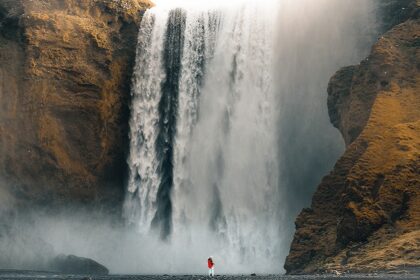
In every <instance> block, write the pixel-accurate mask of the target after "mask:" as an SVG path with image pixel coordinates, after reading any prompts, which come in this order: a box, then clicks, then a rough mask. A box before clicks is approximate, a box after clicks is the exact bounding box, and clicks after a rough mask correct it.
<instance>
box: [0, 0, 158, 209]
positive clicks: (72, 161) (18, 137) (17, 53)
mask: <svg viewBox="0 0 420 280" xmlns="http://www.w3.org/2000/svg"><path fill="white" fill-rule="evenodd" d="M150 5H151V4H150V2H148V0H130V1H128V0H122V1H113V0H65V1H64V0H37V1H17V0H0V108H1V110H0V178H1V179H2V180H1V186H0V188H2V192H4V193H8V194H9V195H10V196H11V197H13V198H14V200H17V203H20V204H27V203H28V202H31V203H35V204H41V205H45V204H51V203H53V202H56V203H59V204H63V203H65V202H70V203H74V202H82V203H92V202H104V203H105V202H108V203H114V202H116V201H120V200H121V198H122V195H123V185H124V178H125V172H126V163H125V161H126V160H125V155H126V149H127V147H128V139H127V138H128V136H127V135H128V117H129V108H128V107H129V103H130V84H131V83H130V79H131V73H132V67H133V65H132V64H133V61H134V57H135V50H136V44H137V34H138V26H139V21H140V20H141V15H142V13H143V12H144V11H145V10H146V9H147V8H148V7H150Z"/></svg>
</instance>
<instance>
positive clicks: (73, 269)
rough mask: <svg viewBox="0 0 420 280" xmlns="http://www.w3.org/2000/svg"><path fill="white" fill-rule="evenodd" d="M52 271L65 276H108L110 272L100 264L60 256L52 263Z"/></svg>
mask: <svg viewBox="0 0 420 280" xmlns="http://www.w3.org/2000/svg"><path fill="white" fill-rule="evenodd" d="M50 269H51V270H52V271H57V272H60V273H65V274H80V275H86V274H94V275H108V273H109V270H108V269H107V268H106V267H105V266H103V265H101V264H100V263H98V262H96V261H94V260H92V259H88V258H82V257H77V256H74V255H69V256H66V255H59V256H57V257H55V258H54V259H53V260H52V261H51V263H50Z"/></svg>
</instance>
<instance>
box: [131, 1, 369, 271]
mask: <svg viewBox="0 0 420 280" xmlns="http://www.w3.org/2000/svg"><path fill="white" fill-rule="evenodd" d="M227 2H229V1H227ZM297 2H299V3H300V4H296V1H290V0H279V1H276V0H265V1H257V0H254V1H252V0H248V1H246V0H243V1H233V2H232V3H227V4H217V5H216V4H207V5H200V4H197V5H196V4H194V3H197V2H194V1H192V2H190V3H188V4H179V5H178V4H174V3H173V4H172V5H170V6H167V5H159V4H158V5H157V6H156V7H154V8H152V9H150V10H149V11H147V12H146V14H145V15H144V17H143V20H142V24H141V28H140V35H139V43H138V50H137V60H136V67H135V71H134V78H133V103H132V118H131V122H130V127H131V135H130V139H131V144H130V156H129V160H128V163H129V167H130V178H129V183H128V190H127V197H126V201H125V207H124V215H125V218H126V220H127V221H128V222H129V223H130V224H132V225H135V226H136V228H137V229H138V231H139V232H140V236H143V237H144V236H148V238H149V237H150V236H152V237H153V236H155V237H159V240H161V241H156V242H157V243H153V244H159V246H162V248H165V249H162V250H163V251H165V253H166V255H167V257H168V258H172V257H173V260H172V261H168V262H167V263H165V267H164V268H162V271H167V272H181V271H184V272H185V271H188V272H199V271H202V267H200V264H201V263H202V262H203V260H204V261H205V259H206V258H207V257H208V256H209V255H214V256H215V259H216V262H217V261H218V262H219V263H220V264H223V265H220V269H221V271H222V272H223V271H224V272H230V273H233V272H263V273H270V272H280V271H282V267H281V261H282V259H283V258H284V257H285V255H286V254H287V249H285V248H287V244H288V242H289V241H290V236H287V237H284V236H283V235H284V233H285V232H289V231H290V228H287V229H284V228H283V225H284V223H285V221H286V220H288V219H287V218H286V217H285V215H286V213H287V214H290V213H288V212H287V211H286V209H287V208H293V207H291V206H290V205H288V204H290V202H288V201H287V199H288V194H287V191H288V190H287V187H290V186H285V184H287V183H289V182H288V181H289V180H287V179H285V176H284V175H283V174H284V173H285V170H287V168H286V167H285V166H286V165H287V164H288V163H287V162H285V161H284V160H282V159H283V156H282V153H284V154H285V158H287V151H286V150H285V146H284V145H283V146H282V143H286V142H287V135H284V137H283V136H282V133H285V134H286V133H287V134H289V132H290V131H288V129H287V127H288V126H287V124H284V123H283V124H282V120H283V119H284V120H285V121H286V120H287V121H289V118H290V116H291V115H292V114H293V113H296V112H291V111H290V109H291V108H294V107H293V105H294V103H293V102H290V100H293V98H294V97H291V96H290V94H293V91H294V90H295V89H298V90H299V91H300V92H299V93H301V94H304V93H305V92H306V91H309V88H312V89H313V91H314V92H316V93H318V92H322V91H323V87H324V86H325V85H326V83H327V81H328V77H329V75H331V74H332V72H333V71H334V70H336V69H337V68H338V65H340V63H343V64H344V63H351V62H352V61H353V60H356V59H359V56H360V55H361V54H359V53H358V54H355V53H354V52H353V53H351V54H347V55H343V53H345V50H346V51H348V50H349V49H350V50H351V49H352V48H356V47H358V46H357V43H358V42H359V41H358V40H356V39H355V40H353V39H354V38H355V37H357V36H353V35H352V36H351V38H353V39H352V40H346V41H345V43H349V46H346V47H345V50H343V51H341V54H340V52H338V54H337V57H341V59H339V58H337V59H335V60H334V61H332V62H330V63H326V64H327V65H328V66H326V67H324V66H325V65H323V64H322V63H319V61H318V60H317V59H316V58H318V57H319V56H321V57H322V56H323V55H324V56H325V58H326V59H328V56H327V55H326V54H317V53H314V52H312V51H311V50H308V54H305V53H303V52H302V53H300V54H297V53H294V52H293V51H294V50H298V49H299V47H300V43H301V42H303V39H302V37H297V36H295V35H294V34H289V33H290V32H293V29H292V28H291V29H290V30H287V28H289V27H287V24H290V22H291V21H293V20H291V19H289V18H288V17H290V16H291V13H293V16H295V17H296V16H298V15H299V12H298V10H297V9H296V8H297V7H306V8H312V9H313V11H315V12H316V16H318V17H322V13H323V12H327V13H328V12H337V11H334V9H336V8H337V7H338V6H339V7H340V8H342V11H343V12H346V11H345V5H344V7H343V5H342V4H338V2H339V1H333V0H321V1H319V2H317V3H313V2H314V1H312V0H311V1H306V0H301V1H297ZM348 2H349V3H348V4H347V7H350V4H351V3H350V2H351V1H348ZM367 2H368V1H364V2H363V3H362V2H361V3H360V4H361V5H362V6H363V5H365V6H366V7H367V6H369V4H367ZM200 3H201V2H200ZM332 3H335V4H332ZM201 4H203V3H201ZM320 7H321V8H320ZM366 7H364V8H366ZM361 9H363V8H361ZM337 10H340V9H338V8H337ZM366 10H369V9H366ZM288 13H290V14H288ZM307 13H309V14H310V13H311V11H309V12H307ZM362 14H363V13H359V14H358V13H357V12H355V13H353V14H352V15H353V16H355V15H357V16H358V17H356V18H357V20H361V19H363V20H364V19H365V18H367V17H368V16H366V15H365V14H363V16H362ZM366 14H367V12H366ZM305 15H306V14H305V13H303V15H300V16H303V17H305ZM308 18H310V17H308ZM333 19H334V20H336V22H335V23H337V22H338V26H339V27H340V28H341V27H343V26H347V24H348V25H351V24H350V23H347V22H344V21H340V20H339V19H338V18H337V19H335V18H333ZM303 20H304V19H303ZM363 20H362V22H361V24H364V23H366V22H364V21H363ZM321 22H322V20H321ZM312 24H313V26H314V27H315V29H314V31H316V27H321V24H320V23H318V22H317V20H316V19H315V20H314V23H312ZM317 24H318V25H317ZM279 25H283V26H280V27H282V28H279ZM310 26H311V23H310V22H309V23H307V24H304V25H299V24H297V25H296V29H299V28H303V30H295V32H300V34H301V36H303V35H304V34H305V32H307V31H308V30H307V29H308V28H309V27H310ZM305 28H306V29H305ZM309 29H310V28H309ZM331 34H332V33H331ZM331 34H328V32H327V33H326V35H325V34H324V33H323V34H322V35H323V36H324V37H322V36H321V38H318V40H313V41H310V40H308V41H307V43H308V44H309V45H308V46H307V47H308V48H311V44H316V43H319V42H320V41H324V43H325V42H326V41H327V40H332V42H334V43H336V41H334V40H337V39H338V38H340V36H337V35H336V33H334V34H333V35H331ZM334 35H335V36H336V37H334ZM365 35H366V34H363V35H361V37H363V36H365ZM329 36H330V37H329ZM279 45H280V46H281V45H283V48H281V47H279ZM285 46H287V48H286V47H285ZM315 47H316V45H315ZM331 47H334V46H333V45H331ZM340 55H341V56H340ZM311 59H312V60H311ZM308 60H309V61H310V62H312V63H313V65H312V66H314V69H311V67H309V66H308V65H306V64H305V63H306V61H308ZM278 61H280V65H284V69H283V68H282V69H283V70H281V71H276V70H278V69H279V68H278V64H277V62H278ZM297 63H301V64H302V65H303V67H304V69H303V70H302V71H300V73H297V72H296V69H295V68H296V67H297V65H296V64H297ZM317 63H318V64H317ZM320 66H322V67H323V68H322V69H317V68H319V67H320ZM286 67H287V68H286ZM308 69H310V70H308ZM318 70H322V71H325V72H324V73H323V74H322V75H319V74H316V72H317V71H318ZM283 71H284V73H282V72H283ZM312 71H313V72H312ZM277 72H278V73H277ZM298 72H299V71H298ZM306 72H308V75H309V76H310V75H312V74H314V75H313V76H314V77H315V78H314V79H313V80H312V81H311V80H309V81H305V80H304V79H305V77H304V75H303V74H302V73H306ZM275 73H277V74H275ZM293 75H295V76H296V77H294V76H293ZM297 77H299V78H302V80H301V81H300V82H299V83H298V82H297ZM297 84H299V85H301V84H303V85H305V86H303V87H300V86H299V87H298V86H296V85H297ZM319 85H321V86H319ZM324 92H325V91H324ZM296 94H298V93H296ZM298 96H299V95H298ZM288 98H289V99H288ZM317 99H320V100H321V101H314V100H317ZM282 102H283V103H282ZM305 102H308V104H325V99H324V100H322V99H321V98H319V95H312V96H309V97H308V99H307V100H306V101H305ZM281 104H283V106H282V105H281ZM285 104H288V105H290V106H289V108H286V107H284V105H285ZM296 108H297V107H296ZM285 112H286V113H289V115H285ZM300 114H301V116H305V117H308V118H312V120H322V121H324V122H325V124H327V123H328V120H325V119H326V115H327V114H326V109H325V105H322V106H321V109H320V110H319V112H312V113H310V112H305V111H302V112H300ZM285 121H284V122H285ZM326 126H327V125H326ZM326 130H328V132H330V130H331V131H333V130H332V128H331V127H330V125H329V124H328V128H326ZM311 132H313V131H311ZM318 133H323V131H320V132H318ZM334 133H335V132H334V131H333V132H332V134H333V135H334V137H335V138H334V137H332V138H333V140H331V139H330V140H329V141H327V144H328V145H330V146H331V147H332V150H333V155H329V156H330V157H329V158H328V157H327V158H328V160H326V161H324V162H322V161H321V163H322V164H324V165H325V166H323V168H322V169H321V171H319V172H318V174H316V176H315V177H314V178H315V179H313V178H312V179H313V180H318V179H319V177H320V176H322V175H323V174H325V172H326V170H328V169H329V168H330V167H331V164H332V162H333V161H334V160H335V159H336V158H337V156H338V154H339V152H340V151H341V149H342V144H341V141H340V139H339V136H338V135H337V134H334ZM308 135H309V133H308ZM300 136H301V135H300ZM311 136H312V135H311ZM317 136H318V135H315V137H317ZM283 138H284V139H286V140H283ZM287 144H288V145H289V144H290V143H287ZM291 149H293V147H291ZM295 149H296V147H295ZM314 149H315V150H316V147H315V148H314ZM318 150H321V148H319V149H318ZM298 157H299V155H298ZM314 185H315V183H314ZM311 187H314V186H311ZM302 206H303V205H301V204H300V205H299V206H298V207H302ZM293 214H296V213H295V212H293ZM287 227H290V226H289V225H287ZM156 250H157V251H158V250H159V248H156ZM181 251H182V252H183V253H181ZM165 253H164V254H165ZM156 255H159V256H161V255H160V254H157V253H156ZM185 255H187V256H188V257H185ZM178 256H180V257H179V258H178ZM180 267H181V268H180ZM191 267H192V268H191Z"/></svg>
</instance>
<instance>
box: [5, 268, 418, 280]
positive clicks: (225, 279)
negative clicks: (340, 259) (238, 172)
mask: <svg viewBox="0 0 420 280" xmlns="http://www.w3.org/2000/svg"><path fill="white" fill-rule="evenodd" d="M0 279H1V280H4V279H13V280H21V279H22V280H26V279H28V280H32V279H34V280H35V279H59V280H60V279H63V280H64V279H69V280H71V279H77V280H88V279H89V280H114V279H115V280H119V279H121V280H125V279H126V280H137V279H138V280H157V279H163V280H183V279H186V280H205V279H214V280H248V279H249V280H277V279H278V280H301V279H302V280H323V279H325V280H330V279H344V280H370V279H372V280H375V279H378V280H420V274H404V273H401V274H357V275H356V274H348V275H344V276H340V277H339V276H335V275H300V276H285V275H265V276H258V275H257V276H250V275H219V276H215V277H212V278H210V277H207V276H205V275H109V276H83V275H65V274H56V273H50V272H35V271H15V270H0Z"/></svg>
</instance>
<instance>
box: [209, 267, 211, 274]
mask: <svg viewBox="0 0 420 280" xmlns="http://www.w3.org/2000/svg"><path fill="white" fill-rule="evenodd" d="M209 276H211V268H209Z"/></svg>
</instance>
